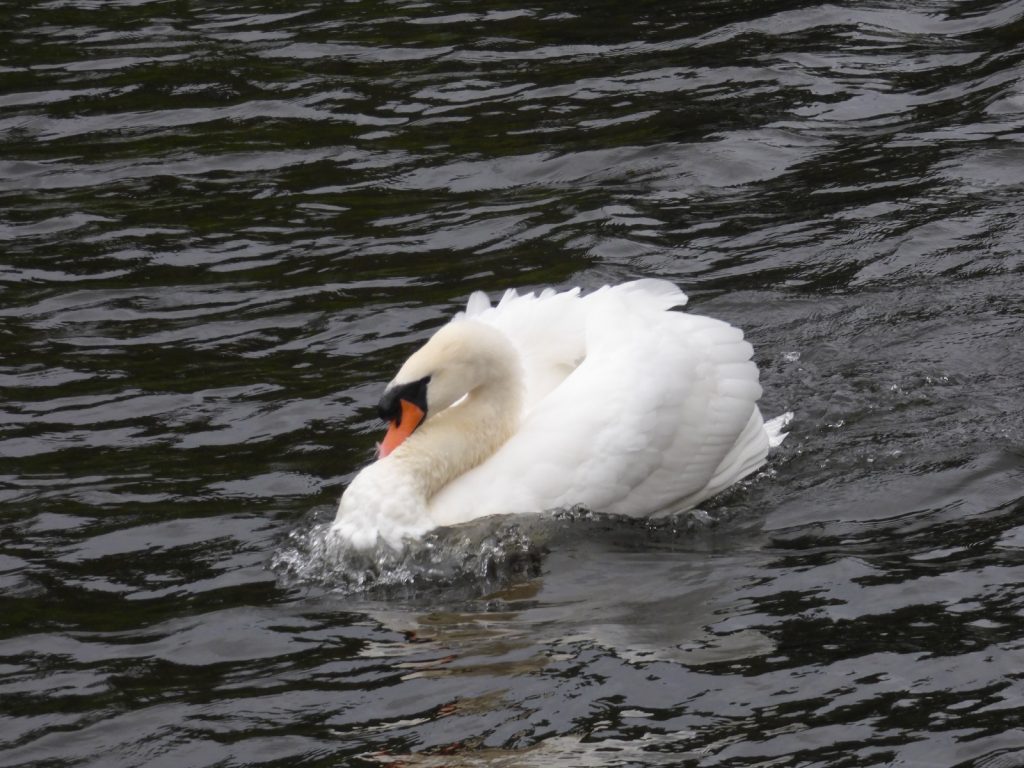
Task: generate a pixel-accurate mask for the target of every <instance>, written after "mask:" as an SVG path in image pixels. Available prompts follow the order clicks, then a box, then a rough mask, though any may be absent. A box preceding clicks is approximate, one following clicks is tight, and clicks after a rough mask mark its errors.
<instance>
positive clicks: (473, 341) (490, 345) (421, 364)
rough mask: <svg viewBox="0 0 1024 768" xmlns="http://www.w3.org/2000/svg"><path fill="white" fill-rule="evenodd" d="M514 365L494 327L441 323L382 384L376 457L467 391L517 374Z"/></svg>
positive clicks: (465, 322)
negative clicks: (383, 429) (381, 431)
mask: <svg viewBox="0 0 1024 768" xmlns="http://www.w3.org/2000/svg"><path fill="white" fill-rule="evenodd" d="M516 366H517V357H516V353H515V351H514V349H513V348H512V345H511V343H510V342H509V341H508V339H507V338H506V337H505V335H504V334H502V333H501V332H500V331H498V330H497V329H495V328H492V327H491V326H489V325H485V324H483V323H480V322H476V321H473V320H456V321H454V322H451V323H448V325H445V326H444V327H443V328H441V329H440V330H439V331H438V332H437V333H435V334H434V335H433V336H432V337H431V338H430V340H429V341H427V343H426V344H424V345H423V346H422V347H420V348H419V349H418V350H417V351H416V352H415V353H413V355H412V356H411V357H410V358H409V359H408V360H406V361H405V364H404V365H403V366H402V367H401V369H400V370H399V371H398V375H396V376H395V378H394V379H392V380H391V383H390V384H388V386H387V388H386V389H385V390H384V395H383V396H382V397H381V399H380V403H379V404H378V406H377V412H378V414H379V415H380V417H381V419H383V420H385V421H387V422H389V426H388V431H387V434H386V435H385V436H384V441H383V442H382V443H381V445H380V458H384V457H385V456H387V455H388V454H390V453H391V452H392V451H394V450H395V449H396V448H397V447H398V446H399V445H401V444H402V443H403V442H404V441H405V440H406V439H407V438H408V437H409V436H410V435H412V433H413V432H414V431H416V430H417V429H418V428H419V427H420V425H421V424H423V423H425V422H428V421H429V420H430V419H432V418H434V417H436V416H437V415H438V414H440V413H442V412H443V411H445V410H446V409H447V408H449V407H451V406H452V405H455V404H456V403H458V402H459V401H460V400H462V399H463V398H464V397H466V395H469V394H470V393H472V392H474V391H475V390H478V389H479V388H481V387H483V386H485V385H488V384H491V383H494V382H501V381H505V380H508V381H511V380H513V379H515V378H516V376H515V372H516Z"/></svg>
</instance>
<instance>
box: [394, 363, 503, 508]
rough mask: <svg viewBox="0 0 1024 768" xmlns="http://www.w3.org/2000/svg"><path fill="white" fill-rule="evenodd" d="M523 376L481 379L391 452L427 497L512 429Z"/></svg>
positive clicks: (477, 461) (486, 454)
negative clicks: (479, 382) (490, 379)
mask: <svg viewBox="0 0 1024 768" xmlns="http://www.w3.org/2000/svg"><path fill="white" fill-rule="evenodd" d="M522 400H523V397H522V377H521V376H519V375H508V376H502V377H500V378H496V379H494V380H492V381H489V382H488V383H486V384H483V385H481V386H479V387H477V388H476V389H474V390H473V391H471V392H470V393H468V394H467V395H466V397H465V398H464V399H463V400H461V401H460V402H458V403H456V404H455V405H453V406H451V407H449V408H447V409H445V410H444V411H443V412H441V413H439V414H437V415H436V416H435V417H434V418H432V419H429V420H428V421H426V422H424V424H423V426H422V427H420V429H418V430H417V431H416V432H415V433H413V435H412V436H411V437H410V438H409V439H408V440H406V442H405V443H404V444H403V445H402V446H401V447H400V448H399V449H398V450H396V451H395V452H394V453H393V454H392V457H393V458H394V459H395V463H396V465H397V466H398V467H401V469H402V470H404V471H405V472H408V473H409V474H410V475H411V476H412V477H414V478H415V480H416V485H417V488H418V490H419V492H420V493H422V495H423V498H424V499H425V500H429V499H430V498H431V497H432V496H433V495H434V494H435V493H437V492H438V491H439V490H441V488H443V487H444V486H445V485H447V484H448V483H449V482H451V481H452V480H453V479H455V478H456V477H458V476H459V475H462V474H463V473H465V472H468V471H469V470H471V469H473V467H475V466H477V465H478V464H480V463H481V462H483V461H485V460H486V459H487V458H489V457H490V456H491V455H492V454H493V453H494V452H495V451H497V450H498V448H500V447H501V446H502V445H503V444H504V443H505V441H507V440H508V439H509V438H510V437H511V436H512V435H513V434H514V432H515V430H516V428H517V427H518V425H519V420H520V416H521V411H522Z"/></svg>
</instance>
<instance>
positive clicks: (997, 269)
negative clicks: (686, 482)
mask: <svg viewBox="0 0 1024 768" xmlns="http://www.w3.org/2000/svg"><path fill="white" fill-rule="evenodd" d="M2 15H3V16H4V17H5V18H4V21H3V22H2V23H0V50H2V51H3V55H2V57H0V241H2V248H0V253H2V254H3V257H2V259H0V264H2V266H0V387H2V389H3V398H2V400H0V413H2V416H0V764H2V765H4V766H47V768H50V767H52V766H72V765H74V766H103V767H104V768H107V767H110V768H116V767H118V766H125V767H132V768H134V767H135V766H143V765H144V766H174V767H175V768H182V767H185V766H257V765H258V766H297V765H303V766H341V765H346V766H347V765H364V766H372V765H391V764H395V765H398V764H404V765H421V766H441V765H444V766H452V765H470V764H473V765H481V764H484V765H495V766H550V765H566V766H585V765H595V766H598V765H599V766H641V765H643V766H647V765H672V766H676V765H687V766H767V765H772V766H876V765H877V766H888V765H906V766H936V765H947V766H981V767H984V768H1006V767H1007V766H1019V765H1024V689H1022V684H1021V683H1022V680H1021V679H1022V677H1024V672H1022V670H1024V586H1022V584H1024V491H1022V487H1024V417H1022V407H1021V406H1022V399H1021V395H1020V382H1021V380H1022V379H1024V354H1022V349H1021V337H1022V332H1024V311H1022V307H1024V301H1022V298H1024V290H1022V272H1024V259H1022V256H1021V254H1022V247H1021V243H1022V242H1024V217H1022V216H1021V211H1022V210H1024V207H1022V206H1024V144H1022V141H1024V130H1022V128H1024V63H1022V62H1024V49H1022V48H1021V45H1020V40H1021V38H1022V31H1024V8H1022V7H1021V5H1020V4H1019V3H1016V2H1010V3H1002V4H1000V3H986V2H973V1H971V2H959V3H957V2H952V0H932V1H931V2H920V3H911V4H906V3H889V4H886V3H883V2H876V3H868V2H865V0H854V1H852V2H849V3H844V4H814V3H798V2H793V3H781V2H778V3H758V4H755V3H737V2H732V3H722V2H713V1H712V0H703V1H702V2H698V3H676V4H669V3H661V4H653V3H631V4H624V3H619V2H593V3H589V4H583V5H581V4H569V5H566V4H560V5H534V6H528V5H521V4H509V3H504V4H498V5H483V6H482V5H480V4H469V3H458V2H444V1H443V0H441V1H439V2H401V1H398V2H388V3H369V2H353V3H329V4H322V3H310V2H306V0H294V1H293V2H289V3H262V4H261V3H249V4H246V5H240V4H234V5H231V4H223V3H212V2H193V3H181V2H157V1H156V0H154V1H153V2H145V1H144V0H143V1H142V2H131V3H128V2H121V3H95V2H89V1H88V0H68V1H67V2H64V1H62V0H57V1H55V2H33V3H17V4H14V3H10V4H7V6H5V7H4V9H3V13H2ZM637 276H658V277H663V278H667V279H670V280H673V281H676V282H677V283H679V284H680V285H681V286H683V287H684V289H685V290H686V291H687V292H688V293H689V294H690V295H691V308H692V309H693V310H695V311H699V312H702V313H706V314H711V315H714V316H717V317H721V318H724V319H727V320H729V321H731V322H733V323H735V324H737V325H739V326H741V327H743V328H744V329H746V331H747V332H748V335H749V338H750V339H751V340H752V341H753V343H754V345H755V348H756V350H757V359H758V362H759V364H760V365H761V367H762V371H763V383H764V385H765V397H764V399H763V401H762V409H763V411H764V412H765V414H766V415H774V414H776V413H780V412H782V411H784V410H789V409H792V410H793V411H795V413H796V419H795V421H794V423H793V425H792V434H791V436H790V438H789V439H788V440H787V441H786V443H784V445H783V446H782V447H781V449H779V451H778V452H777V453H776V454H775V455H774V457H773V459H772V461H771V463H770V465H769V466H768V467H767V468H766V470H765V471H764V472H762V473H761V474H760V475H759V476H757V477H755V478H752V479H751V480H750V481H747V482H744V483H743V484H741V485H740V486H739V487H737V488H734V489H732V490H730V491H728V492H726V493H725V494H723V495H722V496H721V497H719V498H718V499H715V500H712V501H710V502H708V503H706V504H705V505H703V508H702V510H700V511H699V512H698V513H695V514H693V515H690V516H687V517H685V518H681V519H678V520H676V521H673V522H672V524H671V525H667V526H662V527H655V528H653V529H652V528H648V527H645V526H643V525H638V524H629V523H624V522H622V521H614V520H607V519H603V518H600V517H591V516H587V515H585V514H582V513H579V514H575V515H567V516H563V517H562V518H560V519H545V520H529V521H526V520H524V521H520V527H516V522H515V521H511V522H509V521H504V522H503V521H492V522H491V523H488V524H487V525H492V526H493V527H490V528H488V527H486V525H485V527H484V528H483V529H479V528H474V529H472V530H469V531H460V532H455V533H451V532H448V533H443V534H439V535H441V536H443V537H447V538H442V539H441V541H442V548H443V547H448V549H447V550H446V551H447V552H448V553H449V554H450V555H451V556H450V557H447V556H446V558H442V560H441V564H442V565H443V566H445V567H447V566H451V565H452V563H453V562H454V561H453V558H459V557H461V558H463V561H464V562H462V564H461V565H459V566H458V567H455V568H454V571H452V572H450V573H448V574H447V575H446V574H441V576H440V578H436V579H433V580H431V579H426V580H423V579H421V580H420V581H419V582H416V583H412V584H408V583H406V584H405V586H404V587H401V585H392V586H393V589H392V590H391V591H390V592H389V591H387V590H383V591H381V590H378V591H373V590H371V591H369V592H355V593H353V592H352V591H351V590H346V589H342V588H340V585H338V584H333V585H332V584H331V583H330V574H329V572H326V573H325V569H324V568H322V567H321V568H320V571H317V570H316V569H317V568H318V567H320V566H323V565H324V562H323V560H322V559H321V560H317V553H316V551H315V544H316V539H315V537H312V538H311V536H312V535H313V534H312V532H315V531H316V530H317V526H320V525H322V524H323V523H325V522H326V521H328V520H329V519H330V518H331V516H332V514H333V511H334V507H335V505H336V503H337V499H338V497H339V495H340V492H341V489H342V488H343V487H344V484H345V483H346V482H347V480H349V479H350V478H351V477H352V475H353V473H354V472H355V471H357V469H358V468H359V466H360V465H361V464H363V463H365V462H366V461H367V460H368V459H369V457H370V456H371V454H372V448H373V444H374V442H375V440H376V439H377V438H378V433H379V425H378V424H377V423H376V421H375V418H374V409H373V406H374V404H375V402H376V399H377V397H378V395H379V392H380V388H381V385H382V383H383V382H385V381H387V380H388V379H389V378H390V377H391V375H393V372H394V371H395V369H396V368H397V366H398V364H399V363H400V361H401V360H402V359H404V357H405V356H406V355H407V354H408V353H409V352H410V351H411V349H413V348H414V347H415V345H416V344H417V343H418V342H419V341H420V340H422V339H423V338H425V337H426V336H427V335H428V334H429V333H430V332H431V330H432V329H433V328H435V327H436V326H437V325H438V324H439V323H441V322H442V321H443V320H444V318H446V317H447V316H449V315H450V314H451V313H452V312H453V311H455V310H456V309H457V308H458V307H459V306H460V305H461V304H462V303H463V302H464V300H465V297H466V296H467V295H468V294H469V292H471V291H472V290H476V289H484V290H489V291H491V293H492V296H494V295H496V294H497V292H498V291H500V290H503V289H504V288H506V287H509V286H516V287H520V288H527V289H534V288H537V287H540V286H544V285H554V286H556V287H563V288H564V287H568V286H571V285H581V286H583V287H584V288H586V289H590V288H594V287H596V286H599V285H601V284H603V283H606V282H617V281H621V280H625V279H629V278H633V277H637ZM506 524H507V526H511V527H504V528H503V527H502V526H503V525H506ZM460 537H462V538H460ZM517 547H518V548H517ZM495 553H497V555H495ZM275 558H276V560H277V562H279V563H280V562H281V561H282V559H283V560H286V561H287V562H289V563H291V565H292V566H293V567H292V569H291V570H289V569H288V568H286V567H279V568H278V569H277V570H272V569H270V568H269V567H268V566H269V564H270V563H271V562H272V561H273V560H275ZM289 558H290V559H289ZM474 558H476V559H474ZM407 565H408V564H407ZM412 565H413V566H416V567H421V566H422V565H423V563H422V561H418V565H417V563H413V564H412ZM428 565H429V564H428ZM430 567H433V566H430ZM296 568H298V569H299V570H298V571H296ZM301 568H306V569H307V570H306V571H301ZM328 570H329V569H328ZM394 572H395V571H394V570H392V571H388V573H392V574H393V573H394ZM422 572H423V571H422V568H421V571H418V572H417V573H422ZM449 577H450V578H449ZM424 581H425V582H426V583H424ZM446 585H447V586H446Z"/></svg>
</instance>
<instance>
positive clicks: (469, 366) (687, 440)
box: [332, 280, 788, 548]
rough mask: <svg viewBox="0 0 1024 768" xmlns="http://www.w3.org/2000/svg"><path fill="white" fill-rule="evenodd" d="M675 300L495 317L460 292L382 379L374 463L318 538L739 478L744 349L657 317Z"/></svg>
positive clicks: (679, 500)
mask: <svg viewBox="0 0 1024 768" xmlns="http://www.w3.org/2000/svg"><path fill="white" fill-rule="evenodd" d="M685 303H686V296H685V295H684V294H683V293H682V291H680V290H679V289H678V288H677V287H676V286H675V285H672V284H671V283H668V282H665V281H663V280H637V281H635V282H630V283H624V284H622V285H617V286H615V287H608V286H605V287H604V288H601V289H600V290H598V291H595V292H593V293H591V294H589V295H587V296H581V295H580V291H579V289H578V288H577V289H574V290H571V291H566V292H563V293H555V292H554V291H553V290H550V289H548V290H546V291H544V292H542V293H541V294H540V295H539V296H536V295H534V294H532V293H531V294H527V295H524V296H519V295H517V293H516V292H515V291H514V290H512V291H508V292H506V293H505V296H504V297H503V298H502V300H501V302H500V303H499V304H498V305H497V306H496V307H491V305H490V301H489V300H488V299H487V297H486V296H485V295H484V294H483V293H479V292H478V293H475V294H473V295H472V296H471V297H470V299H469V304H468V306H467V308H466V311H465V313H459V314H458V315H456V317H455V318H454V319H453V320H452V321H451V322H450V323H448V324H447V325H445V326H444V327H442V328H441V329H440V330H439V331H438V332H437V333H436V334H435V335H434V336H433V337H432V338H431V339H430V340H429V341H428V342H427V343H426V344H425V345H424V346H423V347H421V348H420V349H419V350H418V351H417V352H416V353H415V354H413V355H412V357H410V358H409V359H408V360H407V361H406V363H405V364H404V365H403V366H402V368H401V370H400V371H399V372H398V375H397V376H395V378H394V380H393V381H392V382H391V383H390V384H388V386H387V389H386V390H385V392H384V396H383V398H382V399H381V402H380V412H381V416H382V418H385V419H386V420H388V421H389V422H390V428H389V430H388V433H387V435H386V436H385V438H384V442H383V443H382V444H381V448H380V458H379V459H378V460H377V461H375V462H374V463H373V464H370V465H369V466H368V467H366V468H365V469H363V471H362V472H360V473H359V474H358V475H357V476H356V477H355V479H354V480H353V481H352V482H351V483H350V484H349V487H348V488H347V489H346V491H345V493H344V495H343V496H342V499H341V503H340V505H339V507H338V514H337V517H336V519H335V521H334V524H333V526H332V533H333V534H334V535H338V536H341V537H343V538H344V539H346V540H348V541H349V542H351V543H352V544H353V545H354V546H356V547H360V548H363V547H368V546H372V545H374V544H376V543H377V541H378V538H380V539H383V540H384V541H385V542H386V543H387V544H389V545H391V546H392V547H396V548H397V547H399V546H400V545H401V543H402V540H403V539H404V538H406V537H413V538H417V537H419V536H421V535H422V534H423V533H425V532H426V531H428V530H430V529H432V528H435V527H437V526H442V525H454V524H456V523H461V522H465V521H467V520H472V519H474V518H477V517H482V516H484V515H491V514H497V513H527V512H543V511H546V510H551V509H557V508H565V507H570V506H574V505H583V506H585V507H587V508H588V509H591V510H594V511H599V512H609V513H617V514H624V515H630V516H634V517H647V516H650V515H655V514H657V513H659V512H675V511H681V510H684V509H688V508H690V507H692V506H694V505H696V504H697V503H699V502H700V501H702V500H703V499H706V498H708V497H709V496H712V495H713V494H715V493H717V492H719V491H721V490H722V489H724V488H726V487H728V486H729V485H731V484H732V483H734V482H736V481H737V480H739V479H740V478H742V477H744V476H745V475H747V474H749V473H750V472H752V471H754V470H755V469H756V468H757V467H759V466H760V465H761V464H762V463H764V461H765V457H766V455H767V453H768V448H769V442H770V439H771V438H772V437H773V435H772V433H771V432H770V431H768V430H766V428H765V424H764V422H763V421H762V419H761V413H760V411H759V410H758V408H757V405H756V402H757V400H758V398H759V397H760V396H761V386H760V385H759V384H758V371H757V366H756V365H755V364H754V363H753V362H752V361H751V359H750V358H751V355H752V354H753V350H752V348H751V346H750V344H748V343H747V342H746V341H744V340H743V333H742V331H740V330H739V329H737V328H734V327H732V326H730V325H728V324H727V323H724V322H722V321H720V320H714V319H712V318H709V317H702V316H700V315H690V314H685V313H682V312H671V311H669V310H670V309H671V308H672V307H676V306H681V305H683V304H685ZM787 416H788V415H787ZM787 416H783V417H780V419H777V420H775V421H777V422H778V421H780V420H781V423H780V424H779V425H778V429H776V430H775V431H776V432H777V436H776V438H775V440H776V442H778V441H781V437H782V435H781V432H778V430H779V429H781V427H783V426H785V422H786V421H788V418H787Z"/></svg>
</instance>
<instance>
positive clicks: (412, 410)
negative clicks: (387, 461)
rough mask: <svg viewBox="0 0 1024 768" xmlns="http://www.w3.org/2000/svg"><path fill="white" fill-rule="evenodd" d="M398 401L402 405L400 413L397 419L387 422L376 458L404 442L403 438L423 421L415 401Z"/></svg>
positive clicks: (382, 456)
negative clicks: (386, 428)
mask: <svg viewBox="0 0 1024 768" xmlns="http://www.w3.org/2000/svg"><path fill="white" fill-rule="evenodd" d="M399 402H400V403H401V406H402V413H401V415H400V416H399V417H398V418H397V419H394V420H393V421H391V422H390V423H389V424H388V431H387V434H386V435H384V440H383V441H382V442H381V444H380V452H379V453H378V455H377V458H378V459H383V458H384V457H385V456H387V455H388V454H389V453H391V452H392V451H393V450H395V448H397V447H398V446H400V445H401V444H402V443H404V442H405V439H406V438H407V437H409V435H411V434H412V433H413V431H414V430H415V429H416V427H418V426H419V425H420V422H421V421H423V416H424V413H423V409H422V408H420V407H419V406H418V405H416V404H415V403H410V402H409V401H408V400H400V401H399Z"/></svg>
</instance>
